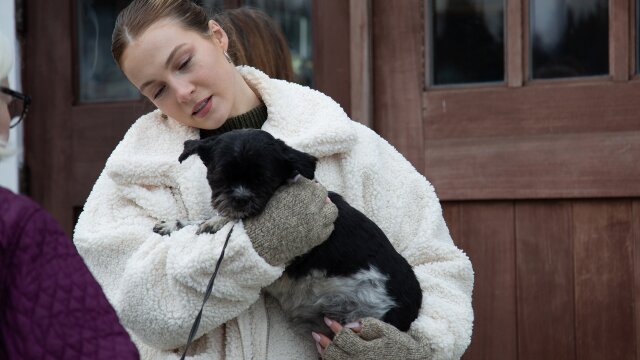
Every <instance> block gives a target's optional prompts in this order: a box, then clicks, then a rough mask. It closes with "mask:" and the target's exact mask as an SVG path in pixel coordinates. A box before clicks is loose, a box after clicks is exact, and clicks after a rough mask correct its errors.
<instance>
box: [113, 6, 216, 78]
mask: <svg viewBox="0 0 640 360" xmlns="http://www.w3.org/2000/svg"><path fill="white" fill-rule="evenodd" d="M162 19H173V20H176V21H178V23H180V24H181V25H182V26H184V27H185V28H186V29H188V30H193V31H195V32H199V33H201V34H202V35H203V36H207V35H208V33H209V24H208V23H209V17H208V16H207V13H206V11H204V9H203V8H202V7H200V6H198V5H197V4H195V3H193V2H192V1H191V0H133V1H132V2H131V4H129V5H128V6H127V7H126V8H124V9H123V10H122V11H121V12H120V14H118V18H117V19H116V25H115V27H114V29H113V35H112V36H111V54H112V55H113V58H114V60H115V61H116V63H117V64H118V66H120V67H122V66H121V65H122V64H120V59H121V58H122V54H123V53H124V51H125V50H126V49H127V46H128V45H129V44H130V43H131V42H132V41H133V40H134V39H135V38H137V37H138V36H140V35H141V34H142V33H143V32H144V31H145V30H147V29H148V28H149V27H150V26H151V25H153V24H155V23H156V22H157V21H158V20H162Z"/></svg>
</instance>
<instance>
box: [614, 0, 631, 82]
mask: <svg viewBox="0 0 640 360" xmlns="http://www.w3.org/2000/svg"><path fill="white" fill-rule="evenodd" d="M630 1H631V0H610V1H609V6H610V10H609V39H610V42H609V68H610V72H611V76H612V77H613V79H614V80H617V81H626V80H629V60H630V58H631V56H630V54H629V52H630V50H631V52H633V49H634V47H629V34H630V32H631V31H630V30H631V29H630V28H629V21H630V19H631V15H630V12H629V10H630V8H631V6H630V4H629V2H630Z"/></svg>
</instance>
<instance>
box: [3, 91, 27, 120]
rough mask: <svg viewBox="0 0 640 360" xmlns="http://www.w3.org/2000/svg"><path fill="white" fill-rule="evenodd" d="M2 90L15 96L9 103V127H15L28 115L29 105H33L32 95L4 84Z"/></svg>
mask: <svg viewBox="0 0 640 360" xmlns="http://www.w3.org/2000/svg"><path fill="white" fill-rule="evenodd" d="M0 92H3V93H5V94H7V95H9V96H11V97H12V98H13V101H11V102H10V103H9V115H10V116H11V122H10V123H9V128H14V127H16V126H18V124H20V122H21V121H22V120H24V118H25V117H26V116H27V112H28V111H29V105H31V96H29V95H25V94H22V93H19V92H17V91H13V90H11V89H9V88H6V87H4V86H0Z"/></svg>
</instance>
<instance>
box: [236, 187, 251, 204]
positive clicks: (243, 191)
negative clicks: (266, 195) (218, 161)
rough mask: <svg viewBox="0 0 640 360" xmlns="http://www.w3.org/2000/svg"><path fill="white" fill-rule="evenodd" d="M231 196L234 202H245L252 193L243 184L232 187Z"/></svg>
mask: <svg viewBox="0 0 640 360" xmlns="http://www.w3.org/2000/svg"><path fill="white" fill-rule="evenodd" d="M232 197H233V199H234V200H235V201H236V202H238V203H244V204H246V203H247V202H249V200H250V199H251V198H252V197H253V193H252V192H251V191H250V190H249V189H247V188H246V187H244V186H238V187H236V188H234V189H233V194H232Z"/></svg>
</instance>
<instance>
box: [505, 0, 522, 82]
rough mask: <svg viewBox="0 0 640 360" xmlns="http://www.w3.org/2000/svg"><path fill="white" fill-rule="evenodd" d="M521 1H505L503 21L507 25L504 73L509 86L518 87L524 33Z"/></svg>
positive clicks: (520, 76) (520, 74) (520, 77)
mask: <svg viewBox="0 0 640 360" xmlns="http://www.w3.org/2000/svg"><path fill="white" fill-rule="evenodd" d="M522 19H523V12H522V2H521V1H507V16H506V19H505V22H506V24H507V26H506V27H505V29H507V30H506V37H507V46H506V49H505V51H506V55H505V57H506V61H505V64H507V66H506V69H505V70H506V75H507V85H508V86H509V87H520V86H522V83H523V81H524V68H523V62H522V59H523V58H524V54H525V52H524V48H523V36H524V34H525V31H524V24H523V22H522Z"/></svg>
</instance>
